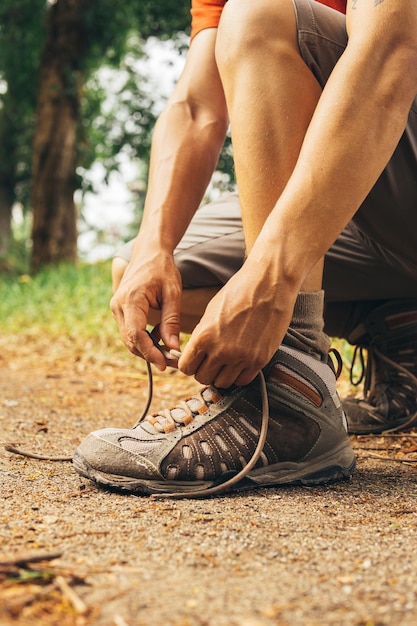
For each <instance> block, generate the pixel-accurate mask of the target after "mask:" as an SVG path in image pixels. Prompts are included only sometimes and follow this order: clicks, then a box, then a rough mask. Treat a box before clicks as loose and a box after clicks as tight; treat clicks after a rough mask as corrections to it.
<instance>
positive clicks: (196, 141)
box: [141, 101, 226, 251]
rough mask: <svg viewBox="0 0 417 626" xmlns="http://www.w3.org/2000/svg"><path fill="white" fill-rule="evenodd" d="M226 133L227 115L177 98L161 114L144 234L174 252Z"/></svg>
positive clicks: (153, 148)
mask: <svg viewBox="0 0 417 626" xmlns="http://www.w3.org/2000/svg"><path fill="white" fill-rule="evenodd" d="M225 134H226V123H225V120H223V119H220V120H219V119H215V118H214V116H213V117H210V115H209V114H208V113H207V112H205V111H202V112H201V113H198V112H197V113H196V112H195V111H192V110H191V109H190V105H189V103H187V102H185V101H181V102H178V101H174V102H172V103H170V104H169V105H168V107H167V109H166V110H165V111H164V113H163V114H162V115H161V117H160V118H159V120H158V122H157V125H156V128H155V132H154V138H153V143H152V155H151V165H150V175H149V181H148V191H147V197H146V203H145V211H144V217H143V221H142V226H141V236H142V237H144V238H145V239H146V240H149V237H151V238H152V239H153V240H154V242H155V243H157V244H158V245H161V246H163V247H164V248H165V249H167V250H171V251H172V250H173V249H174V248H175V246H176V245H177V243H178V241H179V240H180V239H181V237H182V235H183V234H184V231H185V229H186V227H187V226H188V223H189V222H190V220H191V218H192V216H193V214H194V212H195V211H196V209H197V207H198V206H199V204H200V202H201V200H202V198H203V195H204V192H205V190H206V188H207V186H208V184H209V182H210V179H211V176H212V174H213V171H214V169H215V166H216V163H217V159H218V156H219V152H220V150H221V147H222V144H223V141H224V138H225Z"/></svg>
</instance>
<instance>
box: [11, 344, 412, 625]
mask: <svg viewBox="0 0 417 626" xmlns="http://www.w3.org/2000/svg"><path fill="white" fill-rule="evenodd" d="M127 363H129V365H126V362H123V363H119V362H117V360H114V361H109V362H99V361H97V360H94V359H91V358H90V359H88V358H85V357H83V354H82V351H79V350H74V346H72V345H71V344H70V342H68V341H67V340H65V338H64V339H63V340H62V342H61V343H59V344H57V343H56V342H55V343H54V344H53V345H50V344H49V343H48V340H47V339H45V338H44V339H39V338H36V337H32V338H30V340H28V339H25V340H22V337H3V338H1V339H0V422H1V425H2V430H1V436H0V442H1V449H0V501H1V505H0V520H1V525H0V546H1V547H0V624H1V625H2V626H7V625H9V624H10V625H12V624H20V625H22V626H24V625H26V624H31V625H34V624H36V625H37V624H39V625H42V626H48V625H51V624H53V625H55V624H56V625H59V626H66V625H71V626H72V625H74V626H89V625H90V624H94V625H96V626H136V625H137V626H142V625H146V626H148V625H150V626H159V625H161V626H269V625H278V626H298V625H300V626H301V625H303V626H319V625H320V626H322V625H330V624H331V625H334V624H336V625H337V626H339V625H340V626H344V625H346V626H382V625H384V626H385V625H386V626H392V625H397V624H401V625H402V626H415V624H417V574H416V572H417V557H416V548H417V507H416V504H417V465H416V456H417V454H416V451H417V434H416V433H411V434H410V435H408V436H397V437H379V436H377V437H362V438H354V439H353V445H354V446H355V448H356V450H357V453H358V469H357V472H356V474H355V476H354V478H353V479H352V480H351V481H350V482H345V483H340V484H337V485H333V486H327V487H321V488H314V489H312V488H301V487H297V488H291V489H289V488H285V489H261V490H258V491H252V492H245V493H241V494H239V493H238V494H234V495H229V496H221V497H218V498H213V499H211V500H204V501H193V500H184V501H177V502H173V501H168V500H162V501H161V500H158V501H156V500H150V499H147V498H140V497H135V496H126V495H119V494H116V493H110V492H105V491H102V490H98V489H97V488H96V487H95V486H94V485H92V484H90V483H89V482H88V481H85V480H83V479H81V478H80V477H79V476H78V475H77V474H76V473H75V472H74V471H73V469H72V466H71V464H70V463H69V462H66V461H55V462H53V461H41V460H37V459H30V458H26V457H23V456H19V455H16V454H13V453H10V452H7V451H6V450H5V449H4V445H5V444H10V443H14V444H15V445H17V446H18V447H19V448H21V449H23V450H31V451H34V452H37V453H44V454H47V455H54V456H64V457H65V456H70V455H71V454H72V451H73V450H74V448H75V447H76V446H77V445H78V443H79V442H80V441H81V440H82V438H83V437H84V436H85V435H86V434H88V433H89V432H90V431H91V430H94V429H97V428H100V427H103V426H110V425H111V426H115V425H125V426H129V425H131V424H132V423H133V422H134V421H135V419H136V416H137V415H138V413H140V412H141V406H143V403H144V401H145V397H146V392H147V386H146V380H145V376H144V372H143V370H142V369H141V368H140V366H139V365H138V362H137V361H136V360H135V359H133V357H132V361H131V362H130V361H127ZM196 388H198V385H197V384H196V383H195V382H194V381H190V380H187V379H185V378H184V377H182V376H181V375H179V374H178V373H177V372H173V371H170V372H169V373H166V374H164V375H158V376H156V380H155V392H154V403H153V406H154V407H155V408H156V407H157V406H170V405H172V404H173V400H175V399H179V398H181V397H183V396H185V395H188V394H189V392H191V391H192V390H193V389H196ZM375 457H380V458H375Z"/></svg>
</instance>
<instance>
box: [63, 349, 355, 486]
mask: <svg viewBox="0 0 417 626" xmlns="http://www.w3.org/2000/svg"><path fill="white" fill-rule="evenodd" d="M329 363H330V361H329ZM329 363H328V362H326V363H324V362H321V361H318V360H316V359H315V358H313V357H311V356H309V355H307V354H304V353H302V352H300V351H298V350H294V349H292V348H287V347H285V346H283V347H281V348H280V349H279V350H278V351H277V352H276V354H275V355H274V357H273V359H272V360H271V362H270V363H269V364H268V366H267V367H266V368H265V369H264V370H263V376H262V378H263V380H264V381H265V380H266V386H265V387H264V391H265V394H267V395H264V396H263V395H262V387H260V385H259V382H258V381H257V380H256V379H255V381H253V382H252V383H251V384H249V385H247V386H245V387H231V388H229V389H217V388H215V387H213V386H210V387H206V388H205V389H203V390H202V392H201V393H200V394H197V395H196V396H193V397H191V398H189V399H187V400H186V401H184V402H182V403H180V404H179V405H178V406H177V407H174V408H172V409H169V410H164V411H161V412H159V413H155V414H153V415H148V416H147V417H146V418H144V419H143V420H141V421H140V422H139V423H138V424H137V425H136V426H135V427H133V428H131V429H123V428H105V429H103V430H98V431H96V432H93V433H91V434H90V435H89V436H88V437H87V438H86V439H85V440H84V441H83V442H82V443H81V445H80V447H79V448H78V449H77V450H76V451H75V454H74V459H73V462H74V466H75V469H76V470H77V472H79V473H80V474H81V475H82V476H85V477H86V478H89V479H91V480H93V481H95V482H96V483H98V484H99V485H101V486H104V487H110V488H114V489H117V490H124V491H128V492H133V493H135V494H166V495H170V494H171V495H172V496H173V497H175V496H178V497H204V496H205V495H212V494H213V493H214V492H215V493H217V492H219V491H221V490H222V489H223V490H226V489H227V490H230V489H231V488H232V487H233V489H248V488H254V487H266V486H272V485H317V484H321V483H329V482H334V481H336V480H338V479H341V478H349V477H350V476H351V474H352V473H353V470H354V467H355V457H354V453H353V451H352V449H351V446H350V443H349V440H348V437H347V430H346V420H345V416H344V413H343V410H342V407H341V403H340V400H339V397H338V395H337V392H336V377H335V374H334V371H333V369H332V367H331V366H330V364H329ZM265 402H266V404H267V405H269V421H268V413H267V415H266V419H267V427H268V428H267V431H266V429H264V428H263V427H262V420H263V414H265V411H263V409H262V404H263V403H264V407H263V408H264V409H265ZM262 434H263V435H264V436H266V441H265V442H264V443H263V442H262V445H261V447H260V449H259V451H258V460H257V462H256V464H254V467H253V468H252V466H251V465H250V463H251V459H252V460H253V458H254V457H253V455H254V452H255V450H256V448H257V443H258V440H259V438H260V436H261V435H262ZM255 460H256V459H255ZM245 474H246V475H245ZM244 475H245V476H244ZM234 476H235V477H236V478H237V479H238V481H237V483H236V482H233V478H231V477H234ZM241 476H242V480H240V477H241ZM243 476H244V478H243ZM225 481H226V482H225ZM221 483H223V484H221ZM216 485H217V486H219V485H220V488H219V487H217V488H216Z"/></svg>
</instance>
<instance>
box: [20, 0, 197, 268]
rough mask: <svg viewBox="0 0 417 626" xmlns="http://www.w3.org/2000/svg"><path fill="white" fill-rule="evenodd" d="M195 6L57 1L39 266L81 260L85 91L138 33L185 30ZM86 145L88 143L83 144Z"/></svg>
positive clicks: (45, 83) (41, 158)
mask: <svg viewBox="0 0 417 626" xmlns="http://www.w3.org/2000/svg"><path fill="white" fill-rule="evenodd" d="M188 22H189V7H187V6H185V3H171V2H168V0H165V1H163V2H162V1H160V2H157V3H155V2H153V1H151V0H142V1H141V2H138V1H137V0H136V1H135V2H128V1H127V0H126V1H125V2H124V3H122V4H121V5H120V6H119V5H117V4H116V3H114V1H113V0H101V2H99V3H97V2H94V0H56V1H55V2H54V3H53V4H52V6H50V8H49V10H48V12H47V27H46V30H47V34H46V40H45V46H44V50H43V55H42V60H41V69H40V80H39V95H38V106H37V121H36V127H35V136H34V142H33V171H32V175H33V177H32V185H33V194H32V203H33V230H32V241H33V247H32V256H31V266H32V269H33V270H35V271H36V270H38V269H39V268H40V267H41V266H44V265H48V264H51V263H56V262H59V261H74V260H75V259H76V256H77V229H76V221H77V214H76V207H75V204H74V190H75V189H76V187H77V178H76V166H77V164H78V163H79V160H78V157H79V154H78V151H77V131H78V128H79V121H80V102H81V94H82V89H83V86H84V85H85V82H86V79H87V77H88V75H89V74H90V73H91V71H92V70H93V69H95V68H96V67H97V66H99V65H100V64H101V63H103V59H104V58H105V57H107V59H108V60H111V61H112V62H113V63H117V62H118V61H119V60H120V58H121V56H122V54H123V52H124V51H125V49H126V42H127V34H128V33H129V32H131V31H132V30H133V29H136V30H137V32H139V33H140V34H141V36H142V37H149V36H150V35H157V36H162V34H163V36H165V37H168V36H170V35H172V34H173V32H176V31H180V30H184V29H185V28H186V27H187V26H188ZM81 145H82V144H81Z"/></svg>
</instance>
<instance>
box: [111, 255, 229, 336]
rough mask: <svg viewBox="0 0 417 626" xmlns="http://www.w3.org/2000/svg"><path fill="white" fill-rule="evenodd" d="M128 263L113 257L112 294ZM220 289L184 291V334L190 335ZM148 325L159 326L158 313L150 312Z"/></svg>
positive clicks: (182, 317) (182, 318) (182, 322)
mask: <svg viewBox="0 0 417 626" xmlns="http://www.w3.org/2000/svg"><path fill="white" fill-rule="evenodd" d="M127 265H128V263H127V261H125V260H124V259H122V258H120V257H115V258H114V259H113V262H112V287H113V293H114V292H115V291H116V289H117V287H118V286H119V284H120V281H121V280H122V276H123V274H124V271H125V269H126V267H127ZM219 289H220V287H219V288H217V287H201V288H197V289H184V290H183V292H182V300H181V330H182V332H184V333H192V332H193V330H194V328H195V327H196V326H197V324H198V322H199V321H200V319H201V317H202V315H203V313H204V311H205V308H206V306H207V304H208V303H209V302H210V300H211V299H212V298H213V296H214V295H215V294H216V293H217V292H218V290H219ZM148 321H149V324H150V325H151V326H156V324H159V321H160V315H159V311H155V310H151V311H150V313H149V320H148Z"/></svg>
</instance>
